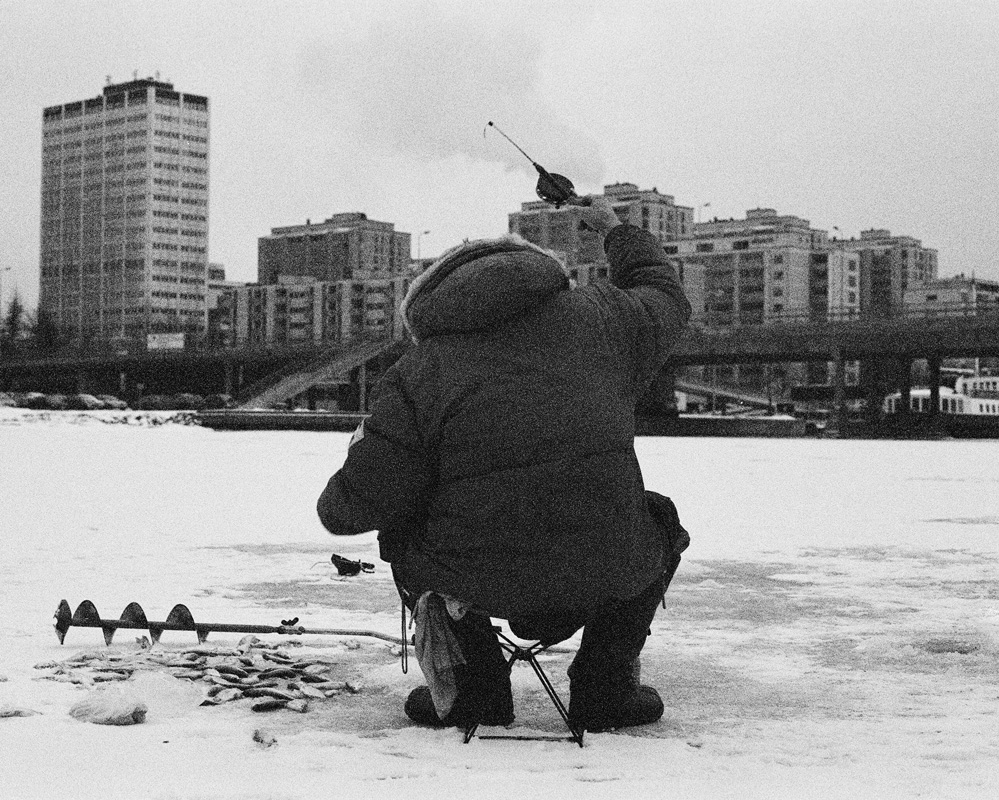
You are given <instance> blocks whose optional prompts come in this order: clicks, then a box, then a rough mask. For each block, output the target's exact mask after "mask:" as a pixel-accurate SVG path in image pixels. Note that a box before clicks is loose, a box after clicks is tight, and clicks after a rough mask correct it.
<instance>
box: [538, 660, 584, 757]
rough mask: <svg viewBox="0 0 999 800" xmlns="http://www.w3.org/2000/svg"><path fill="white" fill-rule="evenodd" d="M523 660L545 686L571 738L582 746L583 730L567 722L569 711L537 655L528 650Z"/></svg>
mask: <svg viewBox="0 0 999 800" xmlns="http://www.w3.org/2000/svg"><path fill="white" fill-rule="evenodd" d="M525 661H527V662H528V663H529V664H530V665H531V668H532V669H533V670H534V674H535V675H537V676H538V680H539V681H541V685H542V686H544V687H545V691H546V692H547V693H548V697H549V698H551V701H552V704H553V705H554V706H555V710H556V711H558V713H559V714H560V715H561V717H562V720H563V721H564V722H565V725H566V727H567V728H568V729H569V732H570V733H571V734H572V740H573V741H574V742H575V743H576V744H578V745H579V746H580V747H582V746H583V731H577V730H576V729H575V728H574V727H573V726H572V723H571V722H569V712H568V710H567V709H566V707H565V703H563V702H562V698H561V697H559V696H558V692H556V691H555V686H554V685H553V684H552V682H551V680H550V679H549V677H548V674H547V673H546V672H545V671H544V669H542V667H541V664H540V663H539V662H538V659H537V656H536V655H535V654H534V652H532V651H528V655H527V657H526V658H525Z"/></svg>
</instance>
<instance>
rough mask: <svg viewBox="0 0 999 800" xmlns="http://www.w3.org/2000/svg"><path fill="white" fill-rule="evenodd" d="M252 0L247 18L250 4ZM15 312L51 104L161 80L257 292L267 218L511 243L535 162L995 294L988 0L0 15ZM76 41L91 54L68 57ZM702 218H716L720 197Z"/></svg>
mask: <svg viewBox="0 0 999 800" xmlns="http://www.w3.org/2000/svg"><path fill="white" fill-rule="evenodd" d="M237 8H238V9H239V10H240V13H239V14H236V13H235V11H236V9H237ZM0 16H2V18H3V19H4V22H5V24H4V25H3V26H2V28H0V31H2V32H0V39H3V40H4V41H3V44H4V47H3V48H2V49H0V51H2V54H0V63H2V64H3V69H4V74H5V75H6V76H7V77H8V86H9V88H10V91H8V92H7V93H5V95H4V97H3V99H2V100H0V141H2V142H3V143H4V144H3V149H4V154H5V161H6V162H7V163H8V164H9V165H10V168H9V177H8V179H7V180H6V181H5V182H4V184H3V185H2V186H0V213H2V214H3V215H4V218H5V221H6V223H7V224H6V225H5V226H3V229H2V232H0V259H2V263H0V269H4V268H5V267H7V266H10V267H11V270H10V271H5V272H4V273H3V275H4V283H3V291H4V300H5V301H6V300H9V297H10V295H11V293H12V291H13V290H14V288H15V287H16V289H17V290H18V291H19V293H20V295H21V297H22V298H23V299H24V300H25V302H26V304H27V305H28V306H29V307H32V308H33V307H34V305H35V303H36V302H37V295H38V282H39V272H38V271H39V192H40V178H41V152H40V149H41V148H40V140H41V137H40V135H39V133H40V120H41V111H42V109H43V108H44V107H46V106H50V105H54V104H58V103H62V102H66V101H67V100H68V99H70V98H75V97H89V96H92V95H93V94H95V88H97V87H99V86H100V85H101V84H102V83H103V82H104V76H105V75H110V77H111V79H112V81H113V82H116V83H117V82H124V81H128V80H131V79H132V77H133V73H134V75H135V76H137V77H139V78H143V77H152V76H154V75H155V74H156V73H157V72H158V73H159V74H160V75H161V76H162V79H163V80H171V81H173V82H175V83H177V84H178V85H183V86H184V87H187V88H188V89H189V90H190V91H193V92H197V93H200V94H204V95H206V96H208V97H210V98H211V100H212V103H213V108H214V109H215V113H214V114H213V133H212V173H213V174H212V195H211V206H210V217H211V227H210V241H209V258H210V260H211V261H213V262H220V263H222V264H224V265H225V267H226V271H227V277H229V278H230V279H232V280H254V279H255V277H256V268H257V264H256V248H257V240H258V238H259V237H260V236H265V235H267V233H268V232H269V231H270V229H271V228H274V227H280V226H283V225H289V224H298V223H299V222H300V221H301V220H303V219H306V218H325V217H327V216H330V215H331V214H335V213H343V212H350V211H362V212H364V213H367V214H368V215H369V216H370V217H372V218H376V219H384V220H388V221H391V222H393V223H394V224H395V225H396V227H397V229H398V230H400V231H406V232H411V233H413V236H414V241H415V238H416V235H417V234H418V233H421V232H423V231H430V233H428V234H421V247H422V251H423V255H424V256H426V255H433V254H436V253H439V252H441V251H442V250H444V249H446V248H447V247H449V246H451V245H453V244H455V243H456V242H458V241H460V240H461V239H463V238H466V237H468V238H477V237H482V236H492V235H497V234H499V233H502V232H504V231H505V229H506V221H507V216H508V214H510V213H511V212H514V211H516V210H517V209H519V207H520V204H521V203H522V202H524V201H527V200H530V199H531V198H532V195H533V185H534V180H535V177H536V176H535V175H534V171H533V168H532V167H531V165H530V163H529V162H528V161H527V160H526V159H524V158H523V157H522V156H521V155H520V154H519V153H518V152H517V151H516V150H515V149H514V148H512V147H510V145H509V144H508V143H507V142H505V141H503V140H502V139H501V138H500V137H499V136H497V135H496V134H495V132H493V131H489V132H486V133H483V130H484V128H485V126H486V123H487V122H488V121H489V120H491V119H492V120H495V121H496V123H497V124H498V125H500V127H502V128H503V130H504V131H505V132H506V133H508V134H509V135H510V136H511V137H513V138H514V139H515V140H516V141H517V142H518V144H520V145H521V146H522V147H523V148H524V149H525V150H526V151H527V152H528V153H529V154H530V156H531V157H532V158H534V159H536V160H537V161H538V162H539V163H541V164H543V165H544V166H546V167H547V168H549V169H550V170H553V171H558V172H561V173H564V174H566V175H568V176H569V177H570V178H572V179H573V181H574V182H575V183H576V186H577V189H578V190H579V191H580V192H581V193H582V192H599V191H601V188H602V186H603V185H605V184H607V183H613V182H616V181H632V182H635V183H638V184H640V185H642V186H656V187H658V188H659V189H660V190H661V191H664V192H666V193H668V194H671V195H674V196H675V197H676V200H677V204H678V205H686V206H689V207H693V208H695V209H696V210H697V211H698V213H699V214H700V215H701V218H702V220H703V219H710V218H712V217H714V216H718V217H722V218H728V217H741V216H742V215H744V213H745V211H746V209H749V208H754V207H759V206H764V207H771V208H776V209H777V210H778V211H780V213H783V214H794V215H798V216H801V217H804V218H807V219H810V220H811V221H812V224H813V225H814V226H815V227H817V228H823V229H827V230H830V231H832V232H834V233H840V234H842V235H843V236H845V237H847V238H849V237H851V236H854V237H856V236H859V234H860V231H861V230H864V229H867V228H887V229H890V230H891V231H892V233H893V234H897V235H908V236H913V237H916V238H918V239H921V240H922V241H923V243H924V245H925V246H927V247H932V248H936V249H937V250H938V251H939V253H940V274H941V276H949V275H953V274H956V273H958V272H965V273H967V274H970V273H972V272H974V273H975V274H977V275H978V276H979V277H983V278H989V279H993V280H995V279H999V245H997V243H996V241H995V237H994V236H992V235H991V227H990V225H989V224H988V223H989V222H990V221H991V217H992V214H991V212H992V211H993V210H994V209H995V208H997V207H999V187H997V182H996V180H995V177H996V155H997V152H999V147H997V133H996V128H997V126H996V120H995V116H996V106H997V104H996V99H997V94H999V93H997V85H999V84H997V77H996V75H997V74H999V69H996V67H997V66H999V56H997V55H996V53H995V52H994V49H993V48H992V47H991V42H993V41H994V40H995V34H996V32H997V30H999V10H997V9H995V8H994V7H992V5H991V4H986V3H977V2H970V3H966V4H962V5H961V6H960V7H953V6H950V5H947V4H944V3H938V2H931V3H907V4H899V3H890V2H885V3H880V2H873V3H853V2H845V3H831V2H830V3H810V4H801V3H792V2H769V3H763V4H739V5H736V4H732V3H724V2H723V3H715V4H711V6H703V5H700V4H698V5H697V6H694V5H689V6H688V5H685V4H683V5H681V4H667V5H661V4H653V3H646V2H630V3H629V2H626V3H623V4H618V5H616V6H615V7H614V9H613V10H604V8H603V7H602V6H600V5H598V4H595V3H586V2H581V3H572V4H569V3H562V2H556V3H550V4H545V6H544V8H543V9H539V8H536V7H533V6H531V5H529V4H526V3H499V4H496V5H495V6H494V7H491V8H490V9H489V10H483V9H480V8H476V9H474V10H469V9H465V8H463V7H461V6H460V5H459V4H457V3H447V2H440V3H421V2H413V3H403V4H388V3H381V4H372V5H370V6H368V5H366V6H365V7H364V8H357V7H355V6H351V5H347V4H338V3H332V4H319V3H298V4H294V5H282V6H280V7H279V6H276V5H272V4H268V3H248V4H247V3H241V4H237V5H233V4H230V3H215V4H212V5H211V6H208V7H205V6H200V5H198V4H194V3H187V2H175V3H164V4H158V5H156V6H155V7H152V6H149V7H146V6H141V7H136V6H133V5H131V4H124V3H116V2H101V3H95V4H88V5H86V6H82V5H81V6H69V7H63V8H60V11H59V14H58V15H57V16H56V17H55V18H53V17H51V16H49V15H44V16H43V15H41V14H38V13H37V12H35V13H33V12H32V7H31V6H30V5H28V4H21V3H12V2H0ZM80 42H82V43H84V44H82V45H81V44H78V43H80ZM709 204H710V205H709Z"/></svg>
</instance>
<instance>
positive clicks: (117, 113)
mask: <svg viewBox="0 0 999 800" xmlns="http://www.w3.org/2000/svg"><path fill="white" fill-rule="evenodd" d="M208 105H209V104H208V98H207V97H204V96H202V95H198V94H190V93H185V92H179V91H176V90H175V89H174V86H173V84H172V83H167V82H163V81H160V80H154V79H153V78H143V79H135V80H132V81H128V82H126V83H118V84H111V83H110V82H109V84H108V85H107V86H105V87H104V89H103V90H102V92H101V94H100V95H98V96H97V97H94V98H90V99H86V100H78V101H75V102H70V103H64V104H62V105H55V106H49V107H47V108H45V109H44V111H43V113H42V197H41V200H42V204H41V248H40V251H41V255H40V262H41V263H40V294H39V301H40V305H41V307H42V308H44V309H45V310H46V311H48V312H49V313H50V314H51V315H52V317H53V319H54V320H55V321H56V324H57V325H58V326H59V327H60V329H61V330H62V332H63V333H64V334H65V335H67V337H68V338H70V339H71V340H73V341H76V342H78V343H87V342H92V341H102V340H104V341H106V340H111V339H123V338H124V339H143V338H144V337H145V336H146V334H149V333H157V332H176V331H189V332H203V331H204V330H205V329H206V326H207V319H208V315H207V311H208V306H207V279H208V197H209V188H208V187H209V138H210V125H209V108H208Z"/></svg>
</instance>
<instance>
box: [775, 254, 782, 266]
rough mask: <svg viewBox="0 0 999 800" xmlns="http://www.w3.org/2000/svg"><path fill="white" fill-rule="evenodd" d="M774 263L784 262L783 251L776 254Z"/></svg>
mask: <svg viewBox="0 0 999 800" xmlns="http://www.w3.org/2000/svg"><path fill="white" fill-rule="evenodd" d="M774 263H775V264H783V263H784V256H783V255H782V254H781V253H777V255H775V256H774Z"/></svg>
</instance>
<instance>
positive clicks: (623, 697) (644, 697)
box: [569, 658, 663, 733]
mask: <svg viewBox="0 0 999 800" xmlns="http://www.w3.org/2000/svg"><path fill="white" fill-rule="evenodd" d="M638 663H639V662H638V659H637V658H636V659H635V663H634V667H633V669H632V670H631V671H628V672H627V673H626V674H624V675H617V676H613V677H608V678H606V679H604V680H586V679H585V678H583V679H580V677H579V675H578V673H575V674H574V672H573V670H572V669H570V671H569V724H570V725H571V726H572V727H573V728H575V729H576V730H587V731H591V732H593V733H599V732H600V731H607V730H612V729H614V728H628V727H631V726H633V725H648V724H650V723H653V722H658V721H659V719H660V718H661V717H662V715H663V701H662V698H660V697H659V692H657V691H656V690H655V689H653V688H652V687H651V686H643V685H642V684H641V683H639V681H638V671H639V667H638Z"/></svg>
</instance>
